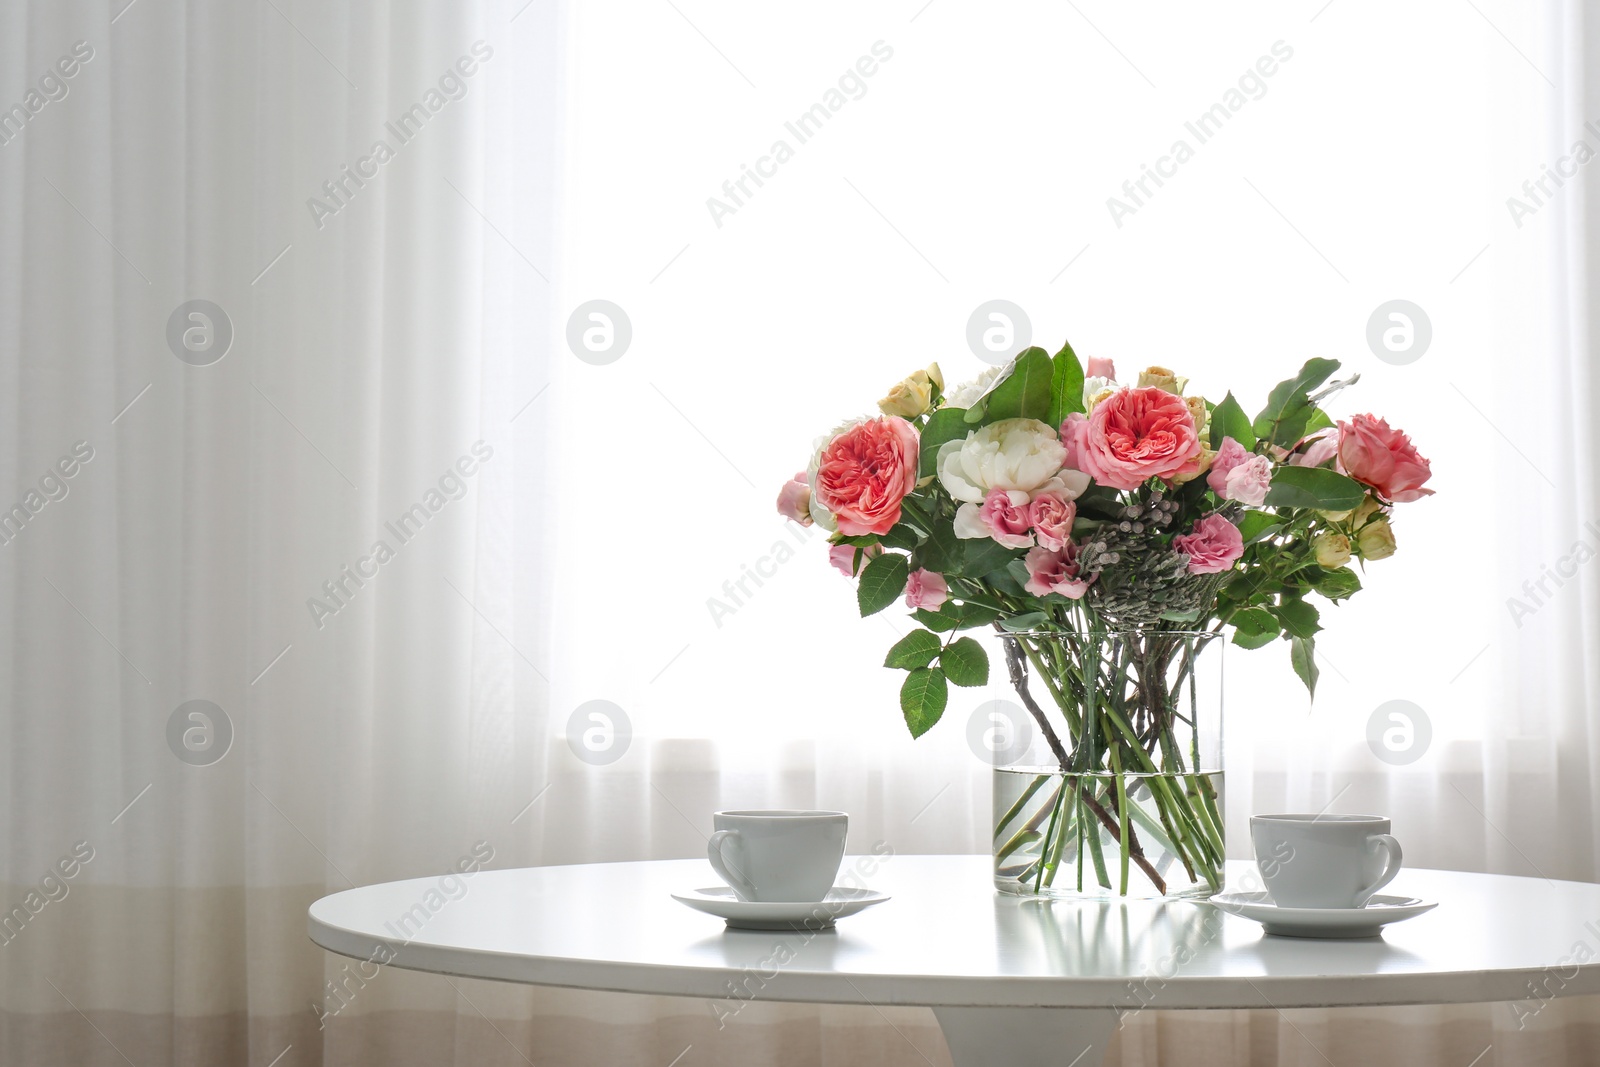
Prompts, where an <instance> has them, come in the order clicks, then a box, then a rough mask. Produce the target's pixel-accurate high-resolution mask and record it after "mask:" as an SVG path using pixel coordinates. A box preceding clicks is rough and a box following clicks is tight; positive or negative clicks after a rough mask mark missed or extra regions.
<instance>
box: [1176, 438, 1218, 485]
mask: <svg viewBox="0 0 1600 1067" xmlns="http://www.w3.org/2000/svg"><path fill="white" fill-rule="evenodd" d="M1205 439H1206V437H1205V434H1201V435H1200V440H1202V441H1204V440H1205ZM1216 459H1217V453H1216V452H1215V451H1214V450H1213V449H1210V448H1206V447H1204V446H1202V447H1201V449H1200V454H1199V455H1198V456H1196V457H1195V462H1196V463H1198V464H1199V465H1200V466H1199V467H1198V468H1196V469H1195V470H1194V471H1192V472H1180V473H1178V474H1174V475H1173V476H1172V484H1173V485H1183V484H1185V483H1187V482H1192V481H1194V480H1195V479H1196V478H1198V477H1200V476H1201V475H1202V474H1208V473H1210V471H1211V464H1213V463H1215V462H1216Z"/></svg>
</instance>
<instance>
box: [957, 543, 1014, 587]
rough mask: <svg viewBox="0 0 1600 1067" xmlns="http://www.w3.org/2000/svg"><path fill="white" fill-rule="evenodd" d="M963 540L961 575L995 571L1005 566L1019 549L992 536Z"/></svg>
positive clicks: (975, 574)
mask: <svg viewBox="0 0 1600 1067" xmlns="http://www.w3.org/2000/svg"><path fill="white" fill-rule="evenodd" d="M963 540H964V541H965V546H966V547H965V554H964V556H963V558H962V561H961V570H960V571H959V572H958V573H960V574H962V575H971V576H974V577H975V576H977V575H980V574H988V573H989V572H990V571H997V570H999V569H1000V568H1001V567H1004V566H1006V565H1007V564H1008V563H1010V562H1011V560H1012V559H1013V558H1014V557H1015V556H1016V554H1017V553H1018V552H1019V551H1021V550H1020V549H1016V548H1007V547H1006V546H1005V545H1002V544H1001V543H1000V542H999V541H996V540H995V539H994V538H992V537H968V538H964V539H963Z"/></svg>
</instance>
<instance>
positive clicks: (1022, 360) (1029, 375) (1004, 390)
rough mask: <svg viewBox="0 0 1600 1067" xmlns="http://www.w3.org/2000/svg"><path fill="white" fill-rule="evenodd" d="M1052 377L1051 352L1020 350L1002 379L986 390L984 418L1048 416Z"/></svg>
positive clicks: (984, 419) (989, 420)
mask: <svg viewBox="0 0 1600 1067" xmlns="http://www.w3.org/2000/svg"><path fill="white" fill-rule="evenodd" d="M1054 377H1055V365H1054V364H1053V363H1051V362H1050V353H1048V352H1046V351H1045V350H1044V349H1042V348H1039V347H1033V348H1025V349H1023V350H1022V352H1021V353H1020V354H1018V356H1017V361H1016V364H1015V365H1014V366H1013V367H1012V368H1011V373H1010V374H1009V375H1007V376H1006V379H1005V381H1003V382H1001V383H1000V384H999V385H997V386H995V387H994V389H993V390H992V391H991V392H990V393H989V403H988V406H987V409H986V412H985V414H984V417H983V421H984V422H985V423H990V422H999V421H1000V420H1001V419H1040V420H1043V419H1045V418H1048V417H1049V415H1050V403H1051V382H1052V380H1053V379H1054Z"/></svg>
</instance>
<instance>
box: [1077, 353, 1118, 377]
mask: <svg viewBox="0 0 1600 1067" xmlns="http://www.w3.org/2000/svg"><path fill="white" fill-rule="evenodd" d="M1083 376H1084V377H1085V378H1110V379H1111V380H1112V381H1116V380H1117V365H1116V364H1115V363H1113V362H1112V361H1111V360H1109V359H1106V358H1105V357H1104V356H1090V357H1089V362H1088V365H1086V366H1085V367H1084V368H1083Z"/></svg>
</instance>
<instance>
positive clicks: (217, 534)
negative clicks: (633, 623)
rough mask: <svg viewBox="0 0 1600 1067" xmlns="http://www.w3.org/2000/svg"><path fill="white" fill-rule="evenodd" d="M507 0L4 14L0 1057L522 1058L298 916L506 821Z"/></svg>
mask: <svg viewBox="0 0 1600 1067" xmlns="http://www.w3.org/2000/svg"><path fill="white" fill-rule="evenodd" d="M516 13H517V12H516V9H515V8H514V7H510V6H509V5H502V4H498V3H495V4H489V3H484V4H476V3H469V4H459V5H451V7H450V9H449V10H446V9H444V8H442V7H439V6H438V5H432V4H409V3H395V4H375V5H360V6H359V8H346V7H344V6H343V5H335V6H327V5H320V4H312V3H303V2H300V3H297V2H290V0H271V2H265V0H263V2H261V3H243V4H226V5H223V4H211V3H199V2H184V0H162V2H158V3H151V2H149V0H142V2H138V3H134V4H128V5H124V4H117V5H114V6H110V7H108V5H106V4H104V3H94V4H91V3H65V4H56V3H23V4H7V5H5V6H4V7H3V9H0V100H4V101H5V106H6V108H7V109H8V110H7V112H6V115H5V117H4V119H0V122H7V123H9V124H8V125H6V126H5V128H4V130H3V131H0V132H3V138H0V139H3V141H4V143H3V144H0V353H3V359H0V374H3V376H4V377H3V388H0V424H3V425H4V427H5V432H4V433H3V434H0V471H3V475H0V486H3V489H0V498H3V499H4V500H5V501H6V505H5V506H6V509H7V514H6V521H7V522H8V523H9V525H8V526H7V527H6V531H5V534H4V537H3V540H4V542H5V543H4V544H3V545H0V554H3V555H0V602H3V603H4V604H5V605H6V608H5V610H4V611H3V612H0V627H3V629H4V632H3V640H0V648H3V650H4V651H3V653H0V655H3V656H4V660H3V663H0V678H3V683H0V686H3V688H0V691H3V693H4V738H5V740H4V748H3V750H4V757H3V759H0V795H3V796H4V797H5V809H6V818H5V819H4V820H3V821H4V829H3V830H0V840H3V848H0V901H3V910H4V911H5V913H6V914H5V916H4V921H5V924H6V925H5V930H4V937H3V938H0V940H3V942H4V944H3V947H0V1060H4V1061H5V1062H8V1063H39V1064H44V1063H58V1064H67V1063H74V1064H111V1063H123V1062H134V1063H140V1064H156V1063H167V1064H212V1063H247V1062H248V1063H255V1064H262V1065H265V1064H268V1063H278V1064H280V1065H281V1067H290V1065H293V1064H308V1063H376V1062H400V1061H401V1060H403V1059H404V1058H405V1057H407V1056H411V1057H415V1059H414V1062H431V1063H437V1062H447V1061H456V1062H474V1063H476V1062H487V1061H491V1060H493V1059H494V1058H496V1057H501V1056H504V1057H507V1058H508V1059H510V1060H511V1061H513V1062H521V1061H520V1059H518V1058H517V1057H516V1056H515V1054H514V1053H512V1052H511V1051H510V1050H509V1049H508V1048H505V1047H504V1046H503V1043H502V1038H501V1037H500V1036H499V1035H497V1034H496V1033H495V1032H494V1030H493V1028H492V1027H491V1026H490V1025H489V1024H488V1023H487V1022H485V1020H484V1018H483V1017H482V1016H481V1015H479V1014H478V1012H477V1011H476V1010H475V1009H474V1008H472V1007H471V1006H469V1004H468V1002H467V1000H466V999H465V998H464V997H463V996H462V995H461V994H460V993H458V992H457V991H456V990H454V989H452V988H451V987H450V986H449V985H448V984H446V983H443V982H415V981H412V982H409V983H408V982H407V981H406V980H405V979H404V978H402V977H396V976H390V975H387V974H386V975H383V976H381V977H379V978H377V979H373V980H370V981H362V980H361V979H360V977H359V976H358V977H357V978H354V979H352V978H350V977H349V976H348V973H347V972H346V971H345V969H344V964H345V962H346V961H343V960H334V959H332V958H331V957H329V956H328V955H327V954H326V953H324V952H322V951H321V950H318V949H316V948H315V947H314V946H312V945H310V944H309V943H308V942H307V940H306V937H305V908H306V906H307V904H309V902H310V901H312V900H314V899H315V898H317V897H318V896H320V895H322V894H324V893H326V892H329V891H332V890H336V889H339V888H343V887H346V886H349V885H352V884H363V883H368V882H372V881H376V880H383V879H388V878H393V877H399V876H414V875H422V874H430V873H434V874H438V873H443V872H445V871H449V870H452V869H453V868H454V867H455V866H456V865H457V864H458V862H465V863H467V864H468V865H475V864H479V863H482V862H490V863H493V864H494V865H496V866H505V865H512V864H516V863H519V862H520V863H526V862H531V861H532V860H533V859H534V858H535V857H536V856H537V854H538V852H537V844H538V828H539V827H538V821H537V820H535V819H527V818H524V819H522V820H520V821H517V822H513V818H514V817H515V816H516V815H517V814H518V813H519V809H521V808H523V807H524V806H525V805H526V803H527V801H528V800H529V799H530V798H531V797H533V796H534V795H535V794H536V793H537V791H538V789H539V788H540V787H541V785H542V783H543V779H544V769H543V765H542V764H543V757H544V745H543V738H544V734H545V723H546V715H545V708H546V699H547V689H546V685H545V682H544V680H543V679H542V678H541V677H540V674H541V672H543V673H546V674H547V673H548V670H549V666H548V662H547V642H546V637H545V634H546V624H545V622H544V619H543V616H542V614H541V613H540V612H539V611H538V610H537V609H538V604H539V595H540V589H541V585H542V583H543V578H542V577H541V575H542V573H543V572H542V568H543V567H544V566H545V561H543V560H542V559H541V558H540V557H538V556H533V555H528V554H525V553H522V552H521V551H519V547H520V546H521V545H524V544H531V543H537V542H538V541H539V540H540V538H541V537H542V536H543V533H542V531H543V525H542V518H541V515H542V509H541V508H539V507H538V506H537V505H536V503H535V502H536V501H537V500H539V499H540V498H541V497H543V496H545V495H547V490H546V489H545V478H546V474H545V470H546V468H544V467H543V466H542V465H541V464H540V463H539V462H537V457H539V456H540V455H541V454H542V453H543V451H544V449H543V444H542V442H543V441H544V438H545V436H546V435H545V432H544V430H543V429H542V428H541V423H542V421H543V418H544V415H543V414H541V412H540V410H539V408H538V407H537V404H538V403H539V402H538V401H536V402H535V406H533V407H530V408H528V410H527V411H526V412H524V413H522V414H521V416H520V417H517V415H518V412H519V409H520V408H521V405H523V404H524V402H526V401H528V400H529V399H530V398H532V397H534V396H536V395H537V394H538V392H539V390H540V389H541V388H543V387H544V386H545V385H546V384H547V382H548V381H549V377H550V375H549V367H548V365H547V364H548V361H547V358H546V350H545V349H544V347H543V346H542V345H540V344H538V343H537V339H538V338H540V337H542V336H543V333H544V331H545V329H546V314H547V312H546V309H547V308H548V306H549V302H550V291H549V288H548V283H547V281H546V278H545V277H541V271H542V272H543V274H544V275H545V276H546V277H547V276H548V275H549V274H550V273H551V267H550V262H551V258H552V254H553V249H554V240H553V232H552V228H551V226H550V225H549V212H550V211H551V210H552V198H551V190H552V187H553V184H554V177H555V172H554V170H553V160H554V158H555V154H554V152H553V150H552V146H553V144H554V143H555V138H556V130H555V125H554V123H555V119H556V118H557V116H558V115H559V107H558V104H557V100H558V97H557V95H556V93H557V91H558V90H559V85H560V78H559V66H558V62H559V55H560V50H559V47H558V45H559V40H560V33H561V23H560V20H559V18H558V17H557V16H556V15H553V14H552V12H551V10H550V9H549V8H548V7H547V6H535V7H533V8H531V9H529V10H527V11H526V12H525V13H523V14H522V15H521V17H520V18H517V19H516V20H515V21H512V16H513V15H515V14H516ZM13 103H16V104H18V108H12V107H11V105H12V104H13ZM379 142H384V143H386V145H387V149H386V150H379V149H378V148H377V145H378V143H379ZM202 300H203V301H206V302H208V303H206V304H190V302H191V301H202ZM546 402H547V401H546ZM13 503H17V504H18V505H19V507H18V508H12V506H11V505H12V504H13ZM379 543H384V544H385V545H386V548H384V549H379V548H377V546H378V545H379ZM514 593H515V594H521V599H519V598H518V597H517V596H514V595H513V594H514ZM196 701H200V702H204V703H199V704H195V703H191V702H196ZM491 854H492V856H491ZM368 977H369V978H370V976H368ZM325 980H334V981H335V982H336V983H337V988H338V993H337V994H335V993H334V992H333V991H331V990H329V989H328V988H326V987H325V986H324V981H325ZM469 995H470V994H469ZM474 999H476V998H474ZM335 1009H337V1010H335ZM321 1015H326V1016H327V1018H326V1020H325V1027H324V1025H323V1023H322V1022H319V1016H321ZM524 1040H525V1038H524ZM490 1043H493V1046H495V1047H494V1048H493V1049H491V1048H490V1047H489V1045H490ZM280 1057H281V1058H280Z"/></svg>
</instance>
